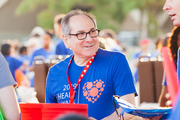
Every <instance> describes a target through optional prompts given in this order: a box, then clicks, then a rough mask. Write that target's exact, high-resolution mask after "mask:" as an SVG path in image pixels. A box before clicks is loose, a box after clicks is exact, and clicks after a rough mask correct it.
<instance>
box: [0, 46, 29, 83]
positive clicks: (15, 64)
mask: <svg viewBox="0 0 180 120" xmlns="http://www.w3.org/2000/svg"><path fill="white" fill-rule="evenodd" d="M1 52H2V54H3V56H4V57H5V58H6V61H7V62H8V64H9V68H10V71H11V73H12V76H13V78H14V79H15V80H16V77H15V71H16V70H17V69H21V70H24V69H25V67H26V66H27V65H25V64H24V63H23V62H22V61H21V60H19V59H17V58H15V57H13V56H12V55H11V45H10V44H2V46H1Z"/></svg>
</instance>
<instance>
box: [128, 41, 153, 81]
mask: <svg viewBox="0 0 180 120" xmlns="http://www.w3.org/2000/svg"><path fill="white" fill-rule="evenodd" d="M149 44H150V40H149V39H148V38H146V39H142V40H140V41H139V47H140V50H139V51H137V52H136V53H134V55H133V58H132V60H133V65H134V77H135V82H138V67H137V66H138V63H139V58H141V57H148V56H149V51H148V48H149Z"/></svg>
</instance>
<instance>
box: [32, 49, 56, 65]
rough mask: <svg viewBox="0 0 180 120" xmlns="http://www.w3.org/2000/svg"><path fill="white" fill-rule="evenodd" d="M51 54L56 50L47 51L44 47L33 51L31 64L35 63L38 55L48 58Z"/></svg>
mask: <svg viewBox="0 0 180 120" xmlns="http://www.w3.org/2000/svg"><path fill="white" fill-rule="evenodd" d="M51 55H54V51H47V50H45V49H44V48H40V49H37V50H35V51H34V52H33V54H32V56H31V60H30V65H32V64H33V61H34V58H35V57H36V56H43V57H44V59H48V58H49V57H50V56H51Z"/></svg>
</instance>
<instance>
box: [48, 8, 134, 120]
mask: <svg viewBox="0 0 180 120" xmlns="http://www.w3.org/2000/svg"><path fill="white" fill-rule="evenodd" d="M61 25H62V28H61V31H62V39H63V41H64V43H65V45H66V47H67V48H71V50H72V51H73V55H71V56H70V57H68V58H66V59H65V60H63V61H61V62H59V63H58V64H56V65H54V66H53V67H51V68H50V70H49V72H48V76H47V83H46V103H77V104H88V115H89V117H91V118H94V119H97V120H102V119H112V120H114V119H117V115H116V113H115V108H114V105H113V95H119V96H120V97H121V99H124V100H126V101H128V102H130V103H131V104H135V100H134V98H135V93H136V89H135V86H134V83H133V75H132V72H131V70H130V67H129V64H128V61H127V59H126V56H125V55H124V54H122V53H119V52H110V51H106V50H102V49H99V41H98V38H97V36H98V34H99V30H98V29H97V26H96V21H95V18H94V17H93V16H92V15H91V14H89V13H87V12H83V11H81V10H73V11H71V12H69V13H68V14H67V15H66V16H65V17H64V18H63V20H62V24H61ZM118 110H120V108H119V109H118ZM131 117H133V116H131V115H127V114H125V119H129V118H131Z"/></svg>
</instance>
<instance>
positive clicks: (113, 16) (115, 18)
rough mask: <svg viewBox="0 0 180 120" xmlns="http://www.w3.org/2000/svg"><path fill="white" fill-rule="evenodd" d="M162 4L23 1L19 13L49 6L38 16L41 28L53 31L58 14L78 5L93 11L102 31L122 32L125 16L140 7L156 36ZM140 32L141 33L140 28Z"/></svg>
mask: <svg viewBox="0 0 180 120" xmlns="http://www.w3.org/2000/svg"><path fill="white" fill-rule="evenodd" d="M163 3H164V0H158V1H157V0H138V1H136V0H91V1H88V0H23V1H22V2H21V4H20V5H19V7H18V8H17V10H16V14H17V15H22V14H25V13H27V12H31V11H33V10H35V9H37V8H38V7H39V6H42V5H43V6H46V8H45V9H44V10H43V11H42V12H40V13H39V15H38V17H37V21H38V25H40V26H42V27H43V28H45V29H52V28H53V18H54V16H55V15H56V14H59V13H67V12H69V11H70V10H71V9H72V8H74V7H76V8H77V6H79V7H81V8H88V7H89V10H90V12H92V13H93V14H94V15H95V16H96V19H97V23H98V28H99V29H104V28H111V29H113V30H115V31H120V25H121V22H122V21H123V19H124V18H125V16H126V15H127V14H128V13H129V12H130V11H131V10H133V9H135V8H136V9H137V8H138V9H140V10H141V11H142V15H143V14H144V13H147V15H148V18H149V21H148V24H147V28H148V33H149V35H150V36H156V34H157V33H158V27H159V26H158V24H157V16H158V15H159V13H161V12H162V6H163ZM141 23H142V22H141ZM141 25H143V24H141ZM140 28H141V27H140ZM140 31H142V30H141V29H140Z"/></svg>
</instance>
